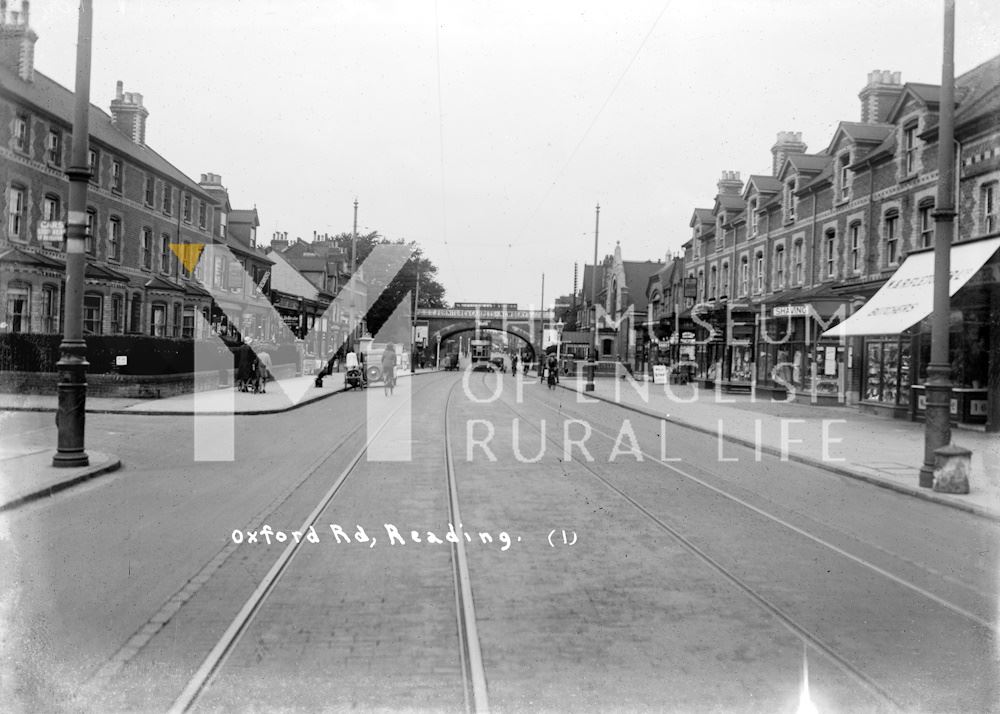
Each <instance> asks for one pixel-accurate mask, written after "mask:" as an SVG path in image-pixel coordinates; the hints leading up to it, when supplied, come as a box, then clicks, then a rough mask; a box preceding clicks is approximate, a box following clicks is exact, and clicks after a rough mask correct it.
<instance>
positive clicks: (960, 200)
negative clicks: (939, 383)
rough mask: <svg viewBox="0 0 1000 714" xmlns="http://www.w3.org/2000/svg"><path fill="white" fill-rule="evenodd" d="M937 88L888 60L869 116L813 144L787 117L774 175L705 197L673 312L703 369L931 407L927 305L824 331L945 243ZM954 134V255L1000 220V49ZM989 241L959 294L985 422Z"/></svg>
mask: <svg viewBox="0 0 1000 714" xmlns="http://www.w3.org/2000/svg"><path fill="white" fill-rule="evenodd" d="M939 95H940V88H939V87H938V86H935V85H927V84H917V83H907V84H903V83H901V82H900V76H899V73H896V72H883V71H877V70H876V71H874V72H872V73H870V74H869V77H868V84H867V85H866V86H865V87H864V88H863V89H862V91H861V93H860V95H859V96H860V99H861V117H860V119H861V121H859V122H853V121H844V122H841V123H840V124H839V126H838V128H837V130H836V131H835V133H834V136H833V138H832V139H831V141H830V143H829V144H828V145H827V146H826V147H825V148H824V149H822V150H821V151H819V152H817V153H815V154H809V153H807V147H806V145H805V143H803V141H802V137H801V135H800V134H798V133H795V132H781V133H779V134H778V139H777V142H776V143H775V145H774V146H773V147H772V149H771V152H772V157H773V163H772V175H770V176H757V175H754V176H750V177H749V178H748V180H747V182H746V184H745V185H744V184H743V183H742V181H741V180H740V176H739V174H738V173H736V172H731V171H726V172H723V175H722V178H721V180H720V181H719V183H718V193H717V194H716V197H715V204H714V206H713V208H711V209H707V208H705V209H695V211H694V214H693V217H692V220H691V223H690V228H691V238H690V240H689V241H688V242H687V243H685V244H684V251H685V252H684V261H683V268H682V270H683V273H684V274H685V276H687V277H688V278H691V279H693V280H694V281H696V285H697V287H696V291H695V292H696V297H695V298H693V299H692V300H690V301H689V303H688V310H685V311H681V312H680V313H678V314H676V315H665V316H663V317H667V318H669V317H674V321H675V323H676V324H677V325H679V329H680V331H683V332H690V333H695V334H696V335H697V337H698V338H699V339H698V340H697V342H698V344H697V345H696V346H695V347H694V355H693V357H692V359H693V361H694V362H695V363H696V369H697V371H698V374H699V375H700V376H701V377H702V378H703V379H705V380H706V381H711V382H715V381H720V382H721V383H722V384H723V385H724V386H725V387H728V388H737V387H748V386H749V385H750V384H751V383H753V384H754V385H755V386H756V387H757V388H765V389H766V388H772V389H774V390H776V391H791V390H794V391H795V392H796V393H797V395H798V396H799V397H800V398H807V399H814V400H822V399H824V398H830V399H835V400H838V401H847V402H856V403H859V404H860V405H862V408H864V409H866V410H873V411H882V412H885V413H889V414H892V415H894V416H910V417H914V416H917V415H918V414H919V412H920V411H921V409H922V401H923V400H922V383H923V381H924V379H925V376H926V366H927V362H928V361H929V353H930V334H929V333H930V328H929V321H928V320H924V321H921V322H918V323H917V324H916V325H912V326H911V325H902V324H901V325H898V329H895V328H893V329H890V330H887V332H889V334H882V335H867V334H866V335H856V334H854V333H853V332H852V328H851V327H850V325H845V327H844V328H843V330H844V331H845V332H846V333H847V338H846V339H845V338H843V337H837V336H828V337H824V336H823V333H824V332H825V331H826V330H828V329H829V328H830V327H832V326H835V325H838V324H840V323H841V322H843V321H844V320H845V319H846V318H847V317H848V316H849V315H851V314H853V313H854V312H855V311H856V310H857V309H858V308H859V307H860V306H861V305H863V304H864V303H865V302H866V301H867V300H868V299H870V298H871V297H872V296H873V295H874V294H875V293H876V292H877V291H878V290H879V288H881V287H882V286H883V285H885V283H886V282H887V280H889V279H890V278H891V277H892V276H893V275H894V274H895V272H896V271H897V269H898V268H899V267H900V265H901V264H902V263H903V261H904V259H906V257H907V256H911V259H912V260H924V259H926V258H927V257H928V256H927V255H924V256H923V257H920V253H921V251H924V252H925V253H926V252H927V251H929V249H930V248H931V247H932V246H933V243H934V219H933V215H932V211H933V208H934V202H935V198H936V191H937V143H936V142H937V122H938V112H939ZM955 140H956V144H957V162H958V172H957V173H958V192H957V195H956V209H957V211H958V215H957V216H956V233H955V247H953V248H952V253H953V256H954V255H957V253H956V251H959V250H964V249H963V248H962V247H961V244H963V243H964V244H970V243H972V242H974V241H994V240H996V239H997V238H998V236H1000V211H998V208H997V200H998V195H997V194H998V181H1000V57H996V58H993V59H991V60H990V61H988V62H986V63H984V64H982V65H980V66H979V67H976V68H975V69H973V70H971V71H969V72H967V73H965V74H963V75H961V76H960V77H958V78H957V79H956V115H955ZM998 242H1000V241H998ZM992 245H993V243H992V242H989V243H983V244H981V245H980V246H979V248H980V249H982V248H983V247H984V246H985V248H987V249H988V248H990V247H991V246H992ZM986 254H987V255H988V256H990V257H988V258H987V259H986V263H985V265H983V266H982V267H981V269H980V270H979V271H978V273H977V274H976V276H975V277H974V278H973V279H972V280H970V281H969V282H968V283H967V284H966V286H965V287H963V288H961V289H960V290H959V291H958V292H957V293H956V294H955V296H954V297H953V298H952V335H951V351H952V365H953V375H952V378H953V380H954V381H955V385H956V390H955V400H954V401H953V415H954V418H955V419H956V420H959V421H971V422H984V421H986V418H987V412H988V413H989V416H990V419H991V428H1000V423H998V422H1000V365H998V364H997V361H998V358H997V355H998V354H1000V324H998V315H1000V297H998V290H1000V288H998V283H1000V258H998V256H997V254H996V252H995V251H989V250H987V253H986ZM655 289H660V290H661V293H660V294H661V295H662V287H659V286H654V285H653V283H651V290H655ZM928 290H930V286H928ZM651 297H652V293H651ZM667 322H668V323H669V320H668V321H667ZM661 331H662V332H663V333H664V334H665V335H670V334H671V333H672V332H675V331H677V328H676V327H675V328H673V329H671V328H670V327H669V325H668V324H666V325H664V326H663V327H662V329H661ZM674 339H676V338H674ZM682 341H683V340H682ZM987 405H989V406H987Z"/></svg>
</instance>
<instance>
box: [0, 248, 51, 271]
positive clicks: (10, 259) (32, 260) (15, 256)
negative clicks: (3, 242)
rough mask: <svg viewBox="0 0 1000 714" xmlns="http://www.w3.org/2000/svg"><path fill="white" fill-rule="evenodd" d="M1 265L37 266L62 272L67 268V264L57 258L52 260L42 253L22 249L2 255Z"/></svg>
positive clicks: (0, 255)
mask: <svg viewBox="0 0 1000 714" xmlns="http://www.w3.org/2000/svg"><path fill="white" fill-rule="evenodd" d="M0 263H19V264H21V265H37V266H40V267H42V268H56V269H58V270H62V269H63V268H65V267H66V264H65V263H63V262H62V261H61V260H56V259H55V258H50V257H49V256H47V255H43V254H42V253H35V252H33V251H27V250H21V249H20V248H11V249H10V250H6V251H4V252H3V253H0Z"/></svg>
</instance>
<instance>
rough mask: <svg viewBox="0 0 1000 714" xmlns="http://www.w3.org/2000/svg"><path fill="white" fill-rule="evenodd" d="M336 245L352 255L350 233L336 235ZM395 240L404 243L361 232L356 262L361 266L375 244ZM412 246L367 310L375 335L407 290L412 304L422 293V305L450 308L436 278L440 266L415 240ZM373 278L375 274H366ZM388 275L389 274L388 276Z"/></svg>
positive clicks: (388, 242) (390, 242)
mask: <svg viewBox="0 0 1000 714" xmlns="http://www.w3.org/2000/svg"><path fill="white" fill-rule="evenodd" d="M333 240H334V242H335V243H336V245H337V247H339V248H340V249H341V250H343V251H344V252H345V254H346V255H348V256H350V254H351V234H350V233H341V234H339V235H337V236H335V237H334V238H333ZM393 243H395V244H396V245H402V244H403V241H402V240H396V241H392V240H389V239H388V238H385V237H383V236H380V235H379V234H378V232H377V231H373V232H371V233H367V234H365V235H358V239H357V243H356V251H357V252H356V256H355V261H356V264H357V265H359V266H360V265H361V264H362V263H363V262H364V260H365V258H367V257H368V255H369V254H370V253H371V252H372V250H373V249H374V248H375V246H376V245H379V244H383V245H389V244H393ZM411 245H412V246H413V253H412V255H410V259H409V260H408V261H407V262H406V263H405V264H404V265H403V267H402V269H401V270H400V271H399V273H397V274H396V275H395V277H393V278H392V279H391V280H390V281H389V285H388V287H386V289H385V291H384V292H383V293H382V294H381V295H380V296H379V297H378V299H376V300H375V304H374V305H372V308H371V309H370V310H369V311H368V315H367V316H366V319H367V322H368V329H369V331H370V332H371V333H372V334H373V335H374V334H376V333H378V331H379V329H380V328H381V327H382V325H383V324H384V323H385V321H386V320H388V319H389V317H390V315H392V313H393V311H394V310H395V309H396V306H397V305H399V304H400V303H401V302H402V301H403V299H404V298H405V297H406V293H407V292H410V293H411V296H410V300H411V303H410V306H411V309H412V308H413V307H414V306H413V302H412V301H413V300H414V299H415V298H416V297H417V293H418V292H419V300H420V304H419V307H447V306H448V303H447V302H446V301H445V298H444V295H445V289H444V286H443V285H441V283H439V282H438V281H437V266H435V265H434V263H432V262H431V261H430V260H429V259H427V258H425V257H424V256H423V251H422V250H421V249H420V247H419V246H417V244H416V243H413V244H411ZM418 275H419V281H420V289H419V291H418V290H417V278H418ZM366 277H369V278H370V277H373V276H366ZM386 277H388V276H386Z"/></svg>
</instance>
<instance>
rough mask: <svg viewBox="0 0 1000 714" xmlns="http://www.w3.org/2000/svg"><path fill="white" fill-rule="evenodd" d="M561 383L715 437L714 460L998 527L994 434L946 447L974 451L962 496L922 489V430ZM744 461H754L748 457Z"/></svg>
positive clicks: (765, 405) (746, 401) (714, 397)
mask: <svg viewBox="0 0 1000 714" xmlns="http://www.w3.org/2000/svg"><path fill="white" fill-rule="evenodd" d="M583 384H584V380H577V379H574V378H564V379H563V380H562V383H561V385H560V386H561V387H563V388H565V389H570V390H574V391H577V392H579V394H578V396H577V401H580V400H582V399H592V398H597V399H600V400H603V401H607V402H611V403H615V404H619V405H621V406H622V407H625V408H627V409H630V410H633V411H637V412H640V413H643V414H647V415H650V416H653V417H656V418H660V419H665V420H666V421H668V422H671V423H673V424H678V425H680V426H684V427H687V428H690V429H693V430H695V431H699V432H702V433H706V434H711V435H713V436H716V437H717V438H718V440H719V457H720V461H721V460H723V459H726V460H730V461H732V460H735V459H736V458H741V459H746V458H748V457H747V456H746V455H741V454H738V452H736V451H729V450H727V447H726V443H730V444H732V443H736V444H742V445H744V446H748V447H751V448H754V449H759V450H760V452H762V453H768V454H773V455H777V456H779V457H780V458H783V459H787V460H789V461H796V462H800V463H805V464H809V465H811V466H816V467H818V468H822V469H826V470H828V471H832V472H835V473H838V474H841V475H843V476H848V477H850V478H854V479H858V480H861V481H865V482H868V483H870V484H873V485H876V486H880V487H883V488H888V489H892V490H894V491H898V492H900V493H905V494H908V495H911V496H915V497H917V498H922V499H925V500H928V501H933V502H936V503H940V504H942V505H945V506H950V507H952V508H958V509H960V510H963V511H967V512H970V513H975V514H977V515H980V516H983V517H986V518H991V519H993V520H998V521H1000V435H998V434H989V433H986V432H984V431H977V430H966V429H956V428H953V429H952V440H951V443H952V444H954V445H956V446H961V447H964V448H966V449H969V450H970V451H972V457H971V470H970V477H969V493H968V494H949V493H939V492H937V491H934V490H933V489H931V488H922V487H920V486H919V485H918V483H919V471H920V467H921V465H922V464H923V460H924V424H923V423H922V422H911V421H906V420H900V419H890V418H886V417H880V416H875V415H870V414H864V413H861V412H859V411H858V408H857V407H856V406H825V405H812V404H800V403H788V402H784V401H776V402H775V401H771V399H770V397H769V396H763V397H761V396H757V397H756V398H754V397H752V396H751V395H749V394H725V393H722V392H721V391H715V390H710V389H701V388H699V387H698V386H697V385H694V384H689V385H676V384H667V385H663V384H651V383H648V382H642V383H633V384H631V385H630V384H629V383H628V382H627V381H626V380H624V379H618V380H615V379H611V378H606V379H597V380H596V381H595V390H594V391H593V392H586V393H585V392H583ZM750 458H754V456H751V457H750Z"/></svg>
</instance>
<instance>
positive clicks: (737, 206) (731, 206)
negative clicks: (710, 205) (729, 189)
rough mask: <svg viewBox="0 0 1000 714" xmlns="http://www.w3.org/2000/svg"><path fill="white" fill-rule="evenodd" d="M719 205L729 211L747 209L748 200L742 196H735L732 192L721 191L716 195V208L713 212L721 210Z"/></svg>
mask: <svg viewBox="0 0 1000 714" xmlns="http://www.w3.org/2000/svg"><path fill="white" fill-rule="evenodd" d="M719 206H722V208H724V209H725V210H727V211H737V212H740V211H743V210H744V209H746V207H747V206H746V202H745V201H744V200H743V197H742V196H734V195H733V194H731V193H720V194H719V195H718V196H716V197H715V209H713V211H712V213H713V214H714V213H716V212H717V211H718V210H719Z"/></svg>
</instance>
